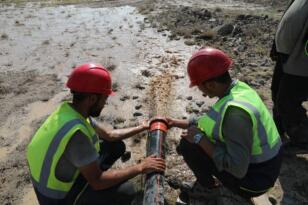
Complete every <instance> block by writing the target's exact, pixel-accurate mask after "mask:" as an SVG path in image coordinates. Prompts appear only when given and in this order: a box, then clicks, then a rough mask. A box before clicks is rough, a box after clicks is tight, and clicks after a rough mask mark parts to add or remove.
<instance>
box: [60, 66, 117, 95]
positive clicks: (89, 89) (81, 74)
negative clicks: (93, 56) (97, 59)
mask: <svg viewBox="0 0 308 205" xmlns="http://www.w3.org/2000/svg"><path fill="white" fill-rule="evenodd" d="M111 84H112V83H111V76H110V74H109V72H108V70H107V69H106V68H104V67H103V66H101V65H99V64H95V63H87V64H83V65H80V66H77V67H76V68H75V69H74V70H73V71H72V73H71V75H70V76H69V78H68V81H67V83H66V86H67V87H68V88H70V89H71V90H72V91H75V92H81V93H100V94H104V95H107V96H108V95H114V92H113V91H112V88H111Z"/></svg>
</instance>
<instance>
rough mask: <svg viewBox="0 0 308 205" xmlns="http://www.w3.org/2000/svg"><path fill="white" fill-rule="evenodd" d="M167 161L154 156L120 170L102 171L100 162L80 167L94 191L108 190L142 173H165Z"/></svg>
mask: <svg viewBox="0 0 308 205" xmlns="http://www.w3.org/2000/svg"><path fill="white" fill-rule="evenodd" d="M165 168H166V165H165V161H164V160H163V159H161V158H156V157H154V156H150V157H147V158H146V159H144V160H143V161H142V162H141V163H139V164H137V165H133V166H130V167H126V168H124V169H120V170H107V171H102V170H100V168H99V165H98V162H97V161H95V162H92V163H90V164H88V165H86V166H83V167H80V168H79V170H80V172H81V174H82V175H83V176H84V177H85V178H86V180H87V181H88V183H89V184H90V186H91V187H92V188H93V189H94V190H102V189H107V188H110V187H112V186H115V185H117V184H119V183H121V182H123V181H125V180H128V179H131V178H133V177H135V176H137V175H138V174H141V173H151V172H164V171H165Z"/></svg>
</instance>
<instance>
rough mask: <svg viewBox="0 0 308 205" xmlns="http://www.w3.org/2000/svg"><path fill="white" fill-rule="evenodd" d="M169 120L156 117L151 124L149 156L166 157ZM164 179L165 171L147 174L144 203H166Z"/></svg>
mask: <svg viewBox="0 0 308 205" xmlns="http://www.w3.org/2000/svg"><path fill="white" fill-rule="evenodd" d="M167 130H168V128H167V122H165V121H164V120H162V119H156V120H154V121H152V122H151V124H150V131H149V132H148V139H147V156H150V155H155V156H157V157H160V158H163V159H165V138H166V135H167ZM164 181H165V177H164V174H163V173H156V172H153V173H150V174H147V175H146V179H145V188H144V197H143V204H144V205H163V204H164Z"/></svg>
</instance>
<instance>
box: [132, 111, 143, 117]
mask: <svg viewBox="0 0 308 205" xmlns="http://www.w3.org/2000/svg"><path fill="white" fill-rule="evenodd" d="M133 115H134V117H138V116H142V115H143V114H142V113H141V112H135V113H134V114H133Z"/></svg>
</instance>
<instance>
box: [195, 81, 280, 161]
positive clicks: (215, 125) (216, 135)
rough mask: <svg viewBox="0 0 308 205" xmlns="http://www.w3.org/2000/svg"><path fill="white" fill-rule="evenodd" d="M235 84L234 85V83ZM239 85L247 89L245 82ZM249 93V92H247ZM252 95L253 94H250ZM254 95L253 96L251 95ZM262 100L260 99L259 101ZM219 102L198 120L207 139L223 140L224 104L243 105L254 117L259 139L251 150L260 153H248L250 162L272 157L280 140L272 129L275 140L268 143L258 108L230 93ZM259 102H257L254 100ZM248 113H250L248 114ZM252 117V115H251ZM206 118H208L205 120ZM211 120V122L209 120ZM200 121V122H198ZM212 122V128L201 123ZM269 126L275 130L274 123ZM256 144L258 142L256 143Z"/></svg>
mask: <svg viewBox="0 0 308 205" xmlns="http://www.w3.org/2000/svg"><path fill="white" fill-rule="evenodd" d="M235 86H236V85H235ZM240 86H243V88H244V89H247V90H248V91H249V89H250V88H249V89H248V86H247V87H246V85H245V84H243V83H241V84H240ZM247 90H246V91H247ZM248 94H249V93H248ZM252 95H253V94H252ZM253 97H255V96H253ZM261 102H262V101H261ZM220 103H222V104H221V105H220V106H219V105H217V104H215V105H216V110H217V111H216V110H215V109H214V107H215V105H214V106H213V107H212V108H211V109H210V110H209V111H208V113H207V114H206V115H205V116H204V117H202V118H201V120H199V123H198V125H199V128H200V129H201V130H202V131H204V132H205V133H206V134H207V135H206V136H207V137H208V138H209V140H210V141H211V142H213V143H216V141H221V142H224V139H223V135H222V133H220V132H221V126H222V120H223V112H225V110H226V106H227V105H228V103H232V104H231V105H238V106H239V107H240V108H241V107H242V109H243V107H245V108H246V109H247V110H249V111H250V112H252V113H251V114H252V115H253V116H254V118H255V123H253V124H254V126H255V127H256V129H255V131H256V132H257V133H254V136H257V138H258V140H259V142H260V143H259V147H253V150H252V152H253V151H255V152H256V151H259V152H260V153H258V154H256V153H255V154H254V153H252V154H251V155H250V163H259V162H263V161H266V160H268V159H271V158H273V157H274V156H275V155H276V154H277V153H278V152H279V149H280V146H281V141H280V138H279V135H278V132H275V131H273V132H272V133H277V136H274V138H273V139H274V140H276V141H275V142H274V143H273V144H272V147H271V145H270V144H269V142H268V140H269V139H270V138H269V137H268V136H267V132H266V129H265V127H264V125H263V123H262V122H261V114H260V112H259V110H258V109H257V108H256V107H255V106H254V105H252V104H251V103H249V102H246V101H239V100H236V99H233V96H232V95H229V96H227V97H226V99H225V101H221V102H220ZM256 103H259V102H256ZM249 115H250V114H249ZM251 117H252V116H251ZM206 118H208V120H206ZM210 121H212V122H210ZM200 123H201V124H200ZM204 123H205V124H210V123H211V124H212V128H210V127H211V126H206V125H205V126H202V124H204ZM269 126H273V128H274V129H275V130H276V127H275V125H274V123H273V122H272V125H269ZM253 143H254V144H253V146H254V145H255V143H256V142H255V139H254V142H253ZM257 145H258V143H257Z"/></svg>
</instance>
